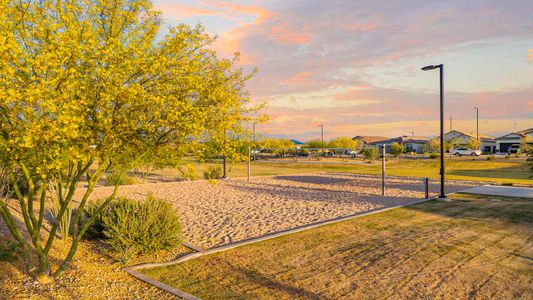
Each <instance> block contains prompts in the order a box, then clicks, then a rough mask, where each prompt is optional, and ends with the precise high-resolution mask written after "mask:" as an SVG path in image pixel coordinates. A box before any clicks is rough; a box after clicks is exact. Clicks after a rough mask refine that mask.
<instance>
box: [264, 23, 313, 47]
mask: <svg viewBox="0 0 533 300" xmlns="http://www.w3.org/2000/svg"><path fill="white" fill-rule="evenodd" d="M270 36H271V37H272V39H274V40H275V41H276V42H278V43H280V44H294V45H301V44H307V43H308V42H309V41H310V40H311V35H310V34H309V33H304V32H302V31H291V30H289V28H288V25H287V23H281V24H277V25H274V26H272V27H271V28H270Z"/></svg>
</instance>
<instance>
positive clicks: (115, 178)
mask: <svg viewBox="0 0 533 300" xmlns="http://www.w3.org/2000/svg"><path fill="white" fill-rule="evenodd" d="M117 183H118V185H130V184H135V183H137V180H135V178H133V177H131V176H128V175H127V174H124V176H122V178H121V177H120V173H107V174H106V175H105V185H106V186H115V185H117Z"/></svg>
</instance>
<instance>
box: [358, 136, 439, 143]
mask: <svg viewBox="0 0 533 300" xmlns="http://www.w3.org/2000/svg"><path fill="white" fill-rule="evenodd" d="M429 140H430V138H428V137H425V136H405V135H404V136H399V137H395V138H392V139H386V140H383V141H376V142H372V143H368V144H370V145H381V144H392V143H394V142H396V143H398V144H404V143H418V144H424V143H427V141H429Z"/></svg>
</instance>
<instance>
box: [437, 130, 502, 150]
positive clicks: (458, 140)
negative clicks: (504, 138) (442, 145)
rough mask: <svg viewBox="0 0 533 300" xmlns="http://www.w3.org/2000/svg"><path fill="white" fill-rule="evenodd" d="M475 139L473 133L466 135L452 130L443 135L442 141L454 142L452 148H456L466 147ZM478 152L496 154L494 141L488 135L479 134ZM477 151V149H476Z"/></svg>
mask: <svg viewBox="0 0 533 300" xmlns="http://www.w3.org/2000/svg"><path fill="white" fill-rule="evenodd" d="M472 139H476V135H475V134H473V133H467V132H464V131H459V130H452V131H450V132H448V133H445V134H444V141H445V142H447V141H450V140H454V141H455V142H454V143H453V148H457V147H459V146H460V147H467V146H468V143H469V142H470V141H471V140H472ZM479 144H480V145H479V147H480V148H479V150H481V151H483V152H485V153H494V152H496V139H495V138H493V137H490V136H488V135H484V134H481V133H480V134H479ZM476 150H477V149H476Z"/></svg>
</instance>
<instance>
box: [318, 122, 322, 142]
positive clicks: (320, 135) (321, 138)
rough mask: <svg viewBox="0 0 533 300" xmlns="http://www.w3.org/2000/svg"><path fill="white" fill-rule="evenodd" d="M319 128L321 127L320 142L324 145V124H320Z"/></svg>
mask: <svg viewBox="0 0 533 300" xmlns="http://www.w3.org/2000/svg"><path fill="white" fill-rule="evenodd" d="M317 126H320V141H321V142H322V143H324V124H319V125H317Z"/></svg>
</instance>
